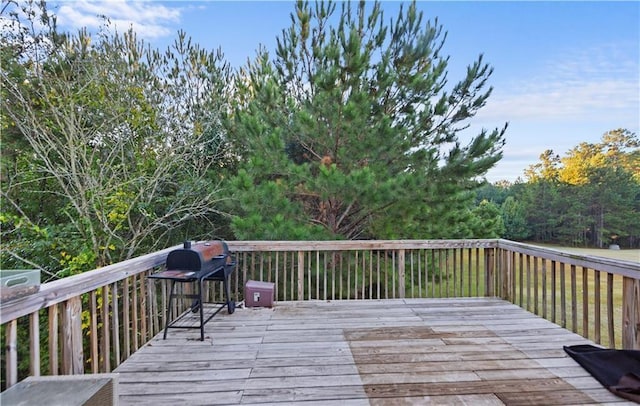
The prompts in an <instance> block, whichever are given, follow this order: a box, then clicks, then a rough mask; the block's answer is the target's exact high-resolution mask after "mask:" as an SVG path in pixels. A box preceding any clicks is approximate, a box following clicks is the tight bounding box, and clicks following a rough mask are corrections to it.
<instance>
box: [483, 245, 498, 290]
mask: <svg viewBox="0 0 640 406" xmlns="http://www.w3.org/2000/svg"><path fill="white" fill-rule="evenodd" d="M494 274H495V249H494V248H485V249H484V295H485V296H486V297H494V296H495V295H496V290H495V286H494V280H495V279H494V278H495V275H494Z"/></svg>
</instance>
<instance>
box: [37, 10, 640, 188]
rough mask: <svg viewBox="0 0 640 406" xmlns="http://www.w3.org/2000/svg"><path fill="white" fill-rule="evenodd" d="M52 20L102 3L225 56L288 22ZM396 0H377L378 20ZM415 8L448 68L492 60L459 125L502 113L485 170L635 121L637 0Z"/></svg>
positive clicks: (205, 16)
mask: <svg viewBox="0 0 640 406" xmlns="http://www.w3.org/2000/svg"><path fill="white" fill-rule="evenodd" d="M49 4H50V5H52V6H54V7H56V10H57V14H58V19H59V25H60V27H61V28H63V29H75V28H79V27H80V26H86V27H88V28H95V27H96V26H97V25H99V24H100V20H99V19H98V18H97V15H106V16H108V17H110V19H111V21H112V22H113V23H114V24H116V26H117V27H120V28H121V29H126V28H128V27H129V26H131V25H132V26H133V27H134V29H135V30H136V32H137V33H138V35H139V36H140V37H142V38H144V39H145V40H147V41H149V42H150V43H151V44H152V45H154V46H158V47H161V48H164V47H166V46H167V45H168V44H169V43H171V42H172V41H173V39H174V38H175V34H176V32H177V31H178V30H179V29H183V30H184V31H185V32H186V33H187V34H188V35H189V36H191V37H192V39H193V41H195V42H197V43H199V44H200V45H201V46H203V47H205V48H208V49H217V48H219V47H220V48H221V49H222V51H223V52H224V54H225V56H226V58H227V60H228V61H229V62H230V63H231V64H232V66H235V67H239V66H241V65H243V64H244V63H245V62H246V61H247V58H253V57H254V56H255V51H256V49H257V48H258V46H259V45H260V44H262V45H264V46H265V47H266V48H267V49H268V50H273V49H274V47H275V43H276V37H277V36H279V35H281V31H282V30H283V29H285V28H287V27H288V26H289V25H290V18H289V14H290V13H291V12H292V11H293V10H294V6H293V3H292V2H288V1H258V2H255V1H171V2H170V1H129V0H120V1H85V0H74V1H58V2H52V1H50V2H49ZM400 4H401V3H400V2H399V1H385V2H383V3H382V5H383V10H384V12H385V14H384V15H385V20H387V21H388V20H389V19H390V18H392V17H393V18H395V16H396V15H397V10H398V8H399V6H400ZM418 6H419V8H420V9H421V10H422V11H424V13H425V20H426V19H430V20H433V19H435V18H436V17H437V18H438V21H439V22H440V23H441V24H442V25H443V27H444V30H445V31H447V32H448V37H447V41H446V43H445V48H444V51H445V53H446V54H448V55H450V65H449V75H448V77H449V80H450V81H452V82H453V81H458V80H461V79H462V78H463V75H464V71H465V69H466V66H467V65H468V64H471V63H473V62H474V61H475V59H476V58H477V56H478V55H479V54H480V53H482V54H484V57H485V61H486V62H488V63H490V64H491V65H492V66H493V67H494V69H495V70H494V74H493V76H492V78H491V80H490V84H491V85H492V86H493V87H494V93H493V95H492V96H491V98H490V99H489V101H488V103H487V106H486V107H485V108H484V109H483V110H482V111H481V112H480V113H479V114H478V115H477V116H476V117H475V118H474V120H473V121H472V122H471V128H470V130H468V131H467V132H466V133H465V134H463V137H468V136H471V135H473V134H475V133H477V132H479V130H480V129H481V128H490V129H491V128H495V127H500V126H502V125H503V124H504V123H505V122H509V129H508V131H507V135H506V141H507V142H506V146H505V148H504V158H503V160H502V161H501V162H500V163H499V164H498V165H497V166H496V167H495V168H494V169H492V170H491V171H490V172H489V173H488V175H487V178H488V180H490V181H497V180H502V179H504V180H510V181H514V180H515V179H516V178H517V177H519V176H520V177H522V176H523V171H524V169H525V168H527V167H528V166H529V165H531V164H534V163H536V162H538V157H539V155H540V154H541V153H542V152H543V151H544V150H546V149H552V150H553V151H554V152H556V153H557V154H560V155H561V156H562V155H564V154H565V153H566V152H567V151H568V150H569V149H571V148H573V147H575V146H577V145H578V144H579V143H581V142H592V143H595V142H599V141H600V138H601V136H602V134H603V133H605V132H606V131H609V130H613V129H616V128H626V129H628V130H631V131H633V132H635V133H636V134H638V133H639V130H640V2H637V1H625V2H611V1H606V2H593V1H592V2H578V1H566V2H560V1H548V2H543V1H531V2H524V1H514V2H504V1H464V2H463V1H420V2H418Z"/></svg>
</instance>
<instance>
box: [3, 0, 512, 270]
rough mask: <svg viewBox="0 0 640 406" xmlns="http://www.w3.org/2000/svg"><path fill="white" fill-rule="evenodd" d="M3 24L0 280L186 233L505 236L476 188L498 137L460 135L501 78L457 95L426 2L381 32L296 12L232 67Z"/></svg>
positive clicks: (137, 43)
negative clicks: (272, 45) (18, 271)
mask: <svg viewBox="0 0 640 406" xmlns="http://www.w3.org/2000/svg"><path fill="white" fill-rule="evenodd" d="M2 14H3V15H2V17H3V21H5V24H9V22H11V23H13V26H12V27H11V29H5V30H2V31H1V38H0V46H1V48H0V57H1V58H2V71H1V72H2V77H1V78H2V90H1V91H2V106H1V107H2V108H1V114H2V149H3V151H2V152H3V153H2V162H1V163H2V178H1V181H2V210H1V213H0V221H1V222H2V255H1V257H0V258H1V261H2V262H1V266H2V268H25V267H28V268H33V267H36V268H39V269H42V270H43V271H44V272H46V273H49V274H50V275H51V277H60V276H65V275H69V274H73V273H77V272H82V271H86V270H89V269H94V268H96V267H98V266H102V265H106V264H108V263H112V262H117V261H120V260H123V259H126V258H130V257H132V256H135V255H139V254H142V253H145V252H149V251H151V250H155V249H158V248H161V247H166V246H168V245H172V244H176V243H179V242H180V241H182V240H183V239H186V238H190V239H203V238H207V239H210V238H226V239H353V238H470V237H496V236H498V235H499V233H500V230H501V227H502V223H501V219H500V216H499V213H498V211H497V209H496V207H494V206H492V205H491V204H490V203H483V204H481V205H476V204H475V201H474V193H475V190H476V189H477V188H478V187H479V186H480V185H481V184H482V182H483V181H482V179H483V175H484V174H485V173H486V172H487V170H488V169H490V168H491V167H492V166H493V165H494V164H495V163H496V162H497V161H498V160H499V159H500V158H501V156H502V153H501V149H502V146H503V144H504V133H505V130H506V125H505V127H504V128H496V129H493V130H483V131H481V132H480V133H479V134H477V135H476V137H474V138H473V139H472V140H471V141H470V142H469V143H468V144H466V145H464V144H462V143H461V141H460V139H459V136H458V135H459V132H460V131H461V130H462V129H464V128H466V127H467V126H468V125H469V122H470V120H471V119H472V118H473V117H474V115H475V114H476V113H477V111H478V110H479V109H481V108H482V107H483V106H484V105H485V103H486V100H487V98H488V97H489V96H490V94H491V90H492V89H491V87H490V86H489V85H488V80H489V78H490V76H491V73H492V68H491V67H490V66H489V65H488V64H487V63H485V62H484V60H483V58H482V55H480V56H479V57H478V58H477V60H476V61H474V62H472V63H471V64H470V65H469V67H468V69H467V73H466V75H465V76H464V77H463V78H462V79H461V80H459V81H457V82H453V81H450V79H449V78H448V77H447V65H448V57H447V56H446V54H444V44H445V38H446V35H445V34H446V33H445V32H444V30H443V27H442V26H441V25H440V24H438V22H437V20H435V21H426V20H425V19H424V17H423V15H422V13H421V12H418V11H417V9H416V5H415V3H413V4H408V5H404V6H403V7H402V8H401V9H400V11H399V13H398V15H397V16H395V17H394V18H392V19H390V20H389V19H387V18H385V17H383V12H382V10H381V7H380V4H379V3H365V2H360V3H358V4H353V3H338V4H336V3H324V2H320V3H313V4H309V3H307V2H298V3H296V4H295V5H294V6H293V10H292V13H291V22H292V23H291V26H290V27H289V28H285V29H284V30H283V31H282V34H281V35H280V36H279V37H278V39H277V42H278V46H277V50H276V52H275V54H274V55H270V54H269V53H268V52H266V51H265V50H259V51H258V52H257V54H256V57H255V58H254V59H253V60H252V61H249V62H248V63H247V65H246V66H244V67H242V68H240V69H238V70H236V71H234V70H232V69H230V67H229V66H228V63H227V62H226V60H225V58H224V55H223V54H222V52H221V50H215V51H209V50H204V49H202V48H201V47H200V46H199V45H197V44H195V43H193V42H192V40H191V39H190V38H189V37H188V36H187V34H186V33H184V32H180V33H178V35H177V38H176V40H175V43H174V44H173V45H172V46H170V47H168V48H167V49H166V50H159V49H154V48H152V47H151V46H149V44H146V43H145V42H144V41H141V40H139V39H137V38H136V35H135V32H133V31H129V32H125V33H117V32H114V31H113V30H112V29H110V27H109V24H108V21H105V25H104V27H103V28H102V29H101V30H100V31H99V32H97V33H90V32H87V31H86V30H81V31H79V32H77V33H68V32H60V31H59V30H58V29H57V27H56V20H55V15H54V14H53V13H51V12H50V11H49V10H47V6H46V4H45V3H44V2H33V1H29V2H7V3H6V4H4V5H3V9H2ZM387 21H390V23H387ZM45 279H48V278H45Z"/></svg>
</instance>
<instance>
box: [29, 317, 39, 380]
mask: <svg viewBox="0 0 640 406" xmlns="http://www.w3.org/2000/svg"><path fill="white" fill-rule="evenodd" d="M29 354H30V356H29V364H30V367H31V375H32V376H40V313H38V312H33V313H31V314H30V315H29Z"/></svg>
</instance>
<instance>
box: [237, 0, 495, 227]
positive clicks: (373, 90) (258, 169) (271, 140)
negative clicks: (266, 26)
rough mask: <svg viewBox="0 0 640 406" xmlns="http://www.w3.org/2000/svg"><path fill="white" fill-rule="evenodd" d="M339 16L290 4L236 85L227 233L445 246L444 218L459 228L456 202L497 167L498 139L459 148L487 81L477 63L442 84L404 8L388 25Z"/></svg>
mask: <svg viewBox="0 0 640 406" xmlns="http://www.w3.org/2000/svg"><path fill="white" fill-rule="evenodd" d="M340 7H341V11H340V12H339V13H336V8H337V5H336V4H335V3H329V4H327V3H324V2H318V3H315V4H314V5H312V6H311V5H309V4H308V3H306V2H298V3H296V9H295V12H294V13H292V14H291V21H292V24H291V26H290V27H289V28H288V29H286V30H284V31H283V33H282V35H281V36H280V37H279V38H278V39H277V44H278V46H277V50H276V56H275V58H274V59H273V62H271V61H270V59H269V56H268V55H267V54H266V53H264V52H262V53H259V55H258V57H257V58H256V60H255V61H254V62H252V63H250V64H249V65H248V66H247V67H246V68H245V69H243V70H241V71H240V72H239V75H238V77H237V79H236V82H237V83H239V84H240V87H239V89H238V98H237V105H236V109H235V112H234V120H233V122H232V123H230V125H229V137H230V140H231V141H232V143H233V145H234V147H233V149H234V150H235V151H238V154H239V156H240V161H239V163H238V166H239V168H240V171H239V173H238V175H237V176H236V178H235V179H234V180H233V181H232V182H231V185H232V187H231V188H230V192H229V193H230V194H231V195H233V196H234V198H235V199H236V200H237V201H238V203H239V204H237V205H234V206H231V207H230V210H231V211H232V213H233V214H234V220H233V223H232V226H233V230H234V232H235V234H236V236H238V237H241V238H257V239H263V238H267V236H273V235H279V236H282V237H283V238H294V237H296V238H300V237H302V238H313V239H322V238H339V239H340V238H347V239H353V238H410V237H422V238H425V237H432V236H435V235H438V236H445V237H447V236H448V237H451V236H452V235H453V234H452V231H451V228H450V227H449V224H448V223H449V221H448V220H445V219H443V218H442V217H441V216H440V214H441V212H442V211H443V210H441V207H449V209H450V210H456V209H458V210H460V211H459V212H458V213H457V214H454V215H452V216H451V217H452V218H455V219H456V220H462V219H463V217H464V216H467V215H469V210H470V206H469V203H470V200H469V199H468V194H467V193H466V192H467V191H469V190H473V189H474V188H475V187H477V186H478V183H477V182H476V180H475V179H477V178H479V177H481V176H482V175H483V174H484V173H485V172H486V171H487V170H488V169H489V168H491V167H492V166H493V165H494V164H495V163H496V162H497V161H498V160H499V159H500V157H501V153H500V149H501V147H502V144H503V142H504V140H503V134H504V129H503V130H497V129H496V130H494V131H492V132H486V131H483V132H482V133H481V134H479V135H478V136H477V137H475V138H474V139H473V140H472V141H471V142H470V143H469V144H468V145H467V146H461V145H460V143H459V141H458V138H457V134H458V132H459V131H460V130H461V129H463V128H465V127H466V126H467V125H468V124H467V122H468V120H469V119H471V118H472V117H473V116H474V115H475V113H476V112H477V111H478V110H479V109H480V108H481V107H482V106H483V105H484V104H485V102H486V99H487V98H488V97H489V95H490V93H491V89H490V88H487V87H486V82H487V80H488V78H489V76H490V75H491V71H492V70H491V68H490V67H489V66H488V65H486V64H485V63H484V62H483V59H482V56H480V57H479V58H478V60H477V61H476V62H474V63H473V64H472V65H471V66H469V68H468V70H467V75H466V77H465V78H464V79H463V80H461V81H460V82H458V83H456V84H453V85H449V84H448V82H447V78H446V69H447V58H446V57H445V56H443V55H442V48H443V45H444V34H443V32H442V27H441V26H440V25H438V23H437V21H436V22H435V23H431V22H426V23H423V21H422V18H423V16H422V14H421V13H418V12H417V10H416V7H415V4H411V5H409V6H408V7H407V8H406V9H405V8H404V7H402V8H401V11H400V12H399V15H398V17H397V19H395V20H393V21H391V23H390V24H389V25H385V21H384V20H383V18H382V12H381V10H380V4H379V3H373V4H371V5H367V4H365V3H364V2H362V3H360V4H358V5H357V6H355V5H353V4H352V3H341V4H340ZM447 89H450V90H447ZM462 201H464V202H465V204H460V205H458V204H457V203H459V202H462ZM256 213H260V214H256ZM249 218H251V220H248V219H249ZM467 232H468V230H466V231H462V230H460V234H461V235H465V233H467Z"/></svg>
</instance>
